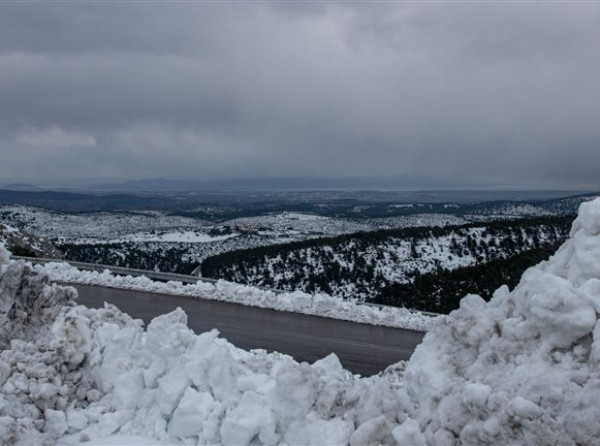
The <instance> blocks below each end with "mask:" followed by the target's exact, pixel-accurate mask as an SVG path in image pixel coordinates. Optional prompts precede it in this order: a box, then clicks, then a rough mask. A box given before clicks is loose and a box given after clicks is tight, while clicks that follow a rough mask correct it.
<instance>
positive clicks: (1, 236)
mask: <svg viewBox="0 0 600 446" xmlns="http://www.w3.org/2000/svg"><path fill="white" fill-rule="evenodd" d="M0 243H3V244H4V245H5V246H7V247H8V248H9V249H10V250H11V251H12V252H13V253H15V254H18V255H24V256H29V257H49V258H53V259H60V258H61V253H60V252H59V251H58V249H56V248H55V247H54V245H52V244H51V243H50V242H48V241H47V240H45V239H43V238H40V237H37V236H35V235H33V234H30V233H28V232H26V231H23V230H22V229H19V228H16V227H13V226H9V225H5V224H2V223H0Z"/></svg>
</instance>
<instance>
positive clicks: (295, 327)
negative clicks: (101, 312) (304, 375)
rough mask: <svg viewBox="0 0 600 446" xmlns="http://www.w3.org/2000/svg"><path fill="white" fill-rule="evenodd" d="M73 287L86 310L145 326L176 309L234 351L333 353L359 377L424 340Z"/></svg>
mask: <svg viewBox="0 0 600 446" xmlns="http://www.w3.org/2000/svg"><path fill="white" fill-rule="evenodd" d="M72 286H74V287H75V288H77V290H78V291H79V299H78V302H79V303H81V304H83V305H86V306H88V307H92V308H98V307H102V306H103V305H104V302H105V301H106V302H109V303H111V304H114V305H116V306H117V307H118V308H119V309H121V311H124V312H126V313H128V314H130V315H131V316H132V317H135V318H140V319H142V320H143V321H144V322H146V323H148V322H150V321H151V320H152V319H153V318H154V317H156V316H158V315H161V314H164V313H168V312H170V311H172V310H174V309H175V308H177V307H181V308H182V309H183V310H184V311H185V312H186V313H187V315H188V325H189V327H190V328H191V329H193V330H194V331H195V332H196V333H202V332H204V331H208V330H211V329H213V328H216V329H218V330H219V332H220V333H221V335H222V336H223V337H225V338H226V339H227V340H229V341H230V342H231V343H233V344H234V345H236V346H237V347H240V348H243V349H246V350H247V349H256V348H262V349H265V350H267V351H279V352H282V353H286V354H288V355H291V356H293V357H294V358H295V359H296V360H298V361H308V362H313V361H315V360H317V359H319V358H322V357H324V356H327V355H328V354H330V353H332V352H333V353H335V354H336V355H337V356H338V357H339V358H340V361H341V362H342V364H343V365H344V367H346V368H347V369H348V370H350V371H352V372H354V373H360V374H361V375H372V374H376V373H378V372H380V371H381V370H383V369H385V368H386V367H387V366H388V365H390V364H393V363H395V362H398V361H399V360H402V359H408V358H409V357H410V355H411V354H412V352H413V350H414V349H415V347H416V346H417V345H418V344H419V343H420V342H421V340H422V339H423V335H424V334H423V333H419V332H415V331H410V330H402V329H398V328H389V327H377V326H373V325H367V324H358V323H355V322H346V321H340V320H337V319H329V318H323V317H317V316H308V315H304V314H297V313H285V312H280V311H275V310H269V309H264V308H256V307H247V306H242V305H238V304H230V303H225V302H216V301H210V300H202V299H193V298H189V297H183V296H173V295H168V294H158V293H148V292H143V291H132V290H121V289H115V288H103V287H96V286H88V285H78V284H76V285H72Z"/></svg>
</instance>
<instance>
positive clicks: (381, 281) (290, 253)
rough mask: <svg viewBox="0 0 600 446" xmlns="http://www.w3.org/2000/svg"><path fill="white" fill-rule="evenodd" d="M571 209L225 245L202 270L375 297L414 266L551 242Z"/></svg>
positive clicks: (449, 264)
mask: <svg viewBox="0 0 600 446" xmlns="http://www.w3.org/2000/svg"><path fill="white" fill-rule="evenodd" d="M572 220H573V217H572V216H571V217H541V218H535V219H525V220H510V221H496V222H491V223H477V224H467V225H461V226H447V227H443V228H440V227H434V228H407V229H393V230H381V231H375V232H360V233H354V234H346V235H342V236H338V237H328V238H320V239H312V240H306V241H302V242H294V243H289V244H283V245H273V246H265V247H259V248H253V249H246V250H237V251H231V252H226V253H223V254H220V255H217V256H214V257H209V258H207V259H206V260H204V262H203V263H202V266H201V269H202V275H203V276H205V277H212V278H222V279H226V280H230V281H234V282H240V283H248V284H252V285H261V286H266V287H273V288H278V289H282V290H296V289H299V290H302V291H306V292H325V293H329V294H334V295H338V296H340V297H357V298H363V299H368V298H373V297H374V296H378V295H379V293H380V292H381V291H382V290H384V289H386V287H388V286H390V285H391V284H393V283H399V282H400V283H401V282H406V281H411V280H413V277H415V276H416V275H419V274H425V273H432V272H438V271H443V270H445V269H447V270H450V269H455V268H457V267H460V266H467V265H470V264H475V263H484V262H489V261H492V260H498V259H506V258H509V257H512V256H514V255H516V254H519V253H522V252H524V251H531V250H537V249H544V248H548V247H553V246H556V245H557V244H559V243H561V242H562V241H564V240H565V239H566V237H567V235H568V232H569V228H570V225H571V223H572Z"/></svg>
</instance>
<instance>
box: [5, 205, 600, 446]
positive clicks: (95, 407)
mask: <svg viewBox="0 0 600 446" xmlns="http://www.w3.org/2000/svg"><path fill="white" fill-rule="evenodd" d="M0 263H2V265H1V266H0V268H1V269H0V273H1V276H0V313H1V317H2V321H1V323H2V330H3V331H2V338H1V339H2V347H3V351H2V353H1V354H0V386H1V393H0V440H1V442H2V443H3V444H4V443H6V444H11V443H17V444H19V443H20V444H44V443H46V444H53V443H55V442H57V441H58V442H60V443H62V444H70V443H75V442H78V441H83V440H88V439H92V440H93V439H101V438H105V437H109V436H111V435H120V436H122V435H133V436H136V437H135V438H136V440H139V439H140V438H142V437H146V438H151V439H152V440H153V441H155V442H156V441H160V442H165V443H170V444H172V443H180V444H211V443H222V444H231V445H243V444H351V445H355V444H356V445H359V444H372V443H383V444H394V443H399V444H402V445H427V444H428V445H456V444H465V445H480V444H491V445H502V444H539V445H556V444H560V445H577V444H586V445H587V444H599V443H600V440H599V439H600V424H598V423H597V420H598V419H600V403H599V401H600V323H598V314H599V313H600V200H596V201H594V202H591V203H588V204H584V205H582V206H581V209H580V215H579V217H578V218H577V220H576V221H575V223H574V224H573V228H572V231H571V239H570V240H569V241H568V242H567V243H565V245H563V246H562V247H561V248H560V250H559V251H558V252H557V253H556V255H555V256H554V257H552V258H551V259H550V260H549V261H547V262H543V263H542V264H540V265H538V266H537V267H534V268H531V269H529V270H528V271H527V272H526V273H525V274H524V276H523V278H522V281H521V283H520V284H519V285H518V286H517V288H516V289H515V290H514V291H512V292H509V290H508V289H507V288H506V287H503V288H500V289H499V290H498V291H497V292H496V294H495V295H494V297H493V299H492V300H491V301H490V302H489V303H486V302H484V301H483V300H482V299H481V298H480V297H478V296H474V295H471V296H467V297H465V298H464V299H463V301H462V303H461V308H460V309H459V310H456V311H455V312H453V313H452V314H451V315H449V316H448V317H447V318H445V319H444V320H443V321H442V322H441V323H439V324H438V325H437V326H436V327H434V328H433V329H432V330H431V331H430V332H429V333H428V334H427V336H426V337H425V340H424V341H423V343H422V344H421V345H420V346H419V347H418V348H417V350H416V352H415V354H414V355H413V358H412V359H411V361H410V362H409V364H408V366H407V368H406V370H405V372H404V374H403V373H402V370H403V367H402V365H398V367H396V368H395V369H392V370H390V371H389V372H388V373H386V374H382V375H381V376H375V377H371V378H359V377H357V376H353V375H351V374H350V373H349V372H347V371H345V370H344V369H343V368H342V367H341V365H340V364H339V361H338V360H337V358H336V357H335V356H333V355H331V356H329V357H327V358H324V359H322V360H320V361H317V362H316V363H314V364H312V365H309V364H306V363H302V364H299V363H297V362H296V361H294V360H293V359H292V358H290V357H288V356H285V355H281V354H277V353H275V354H266V353H264V352H261V351H255V352H245V351H242V350H239V349H237V348H235V347H234V346H232V345H231V344H229V343H227V342H226V341H225V340H222V339H219V338H218V337H217V335H218V334H217V332H216V331H212V332H208V333H204V334H201V335H195V334H194V333H192V332H191V331H190V330H189V329H188V328H187V326H186V316H185V314H184V313H183V312H182V311H181V310H177V311H175V312H173V313H170V314H167V315H164V316H161V317H159V318H156V319H155V320H154V321H153V322H152V323H151V324H150V325H149V326H148V327H147V329H146V330H144V328H143V326H142V323H141V322H140V321H136V320H133V319H131V318H130V317H129V316H127V315H125V314H123V313H121V312H120V311H119V310H118V309H116V308H115V307H113V306H109V305H107V306H105V308H104V309H100V310H92V309H88V308H85V307H83V306H75V304H74V303H73V297H74V291H72V290H71V289H69V288H66V289H65V288H61V287H57V286H56V285H50V284H49V283H47V281H48V279H47V278H46V276H45V275H44V273H43V269H41V268H37V269H32V267H31V266H29V265H27V264H24V263H22V262H20V263H15V262H10V263H8V257H7V255H6V252H5V251H4V250H3V249H0ZM36 296H37V297H36ZM402 375H404V381H402V380H401V379H402ZM119 438H120V439H123V438H126V439H128V440H122V441H133V438H134V437H119ZM142 439H143V438H142Z"/></svg>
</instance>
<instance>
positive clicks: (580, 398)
mask: <svg viewBox="0 0 600 446" xmlns="http://www.w3.org/2000/svg"><path fill="white" fill-rule="evenodd" d="M599 313H600V200H595V201H593V202H590V203H585V204H582V205H581V208H580V214H579V217H578V218H577V220H576V221H575V222H574V224H573V228H572V230H571V238H570V240H569V241H567V242H566V243H565V244H564V245H563V246H562V247H561V248H560V249H559V251H558V252H557V253H556V254H555V255H554V256H553V257H552V258H551V259H550V260H549V261H547V262H543V263H541V264H540V265H538V266H536V267H534V268H530V269H529V270H528V271H526V272H525V274H524V275H523V278H522V280H521V282H520V284H519V285H518V286H517V287H516V288H515V290H514V291H512V292H508V289H507V288H506V287H503V288H500V289H499V290H498V291H497V292H496V293H495V295H494V297H493V299H492V300H491V301H490V302H489V303H487V304H486V303H485V302H484V301H483V299H481V298H480V297H479V296H474V295H471V296H467V297H465V298H464V299H463V300H462V302H461V306H460V309H458V310H456V311H454V312H453V313H451V314H450V316H449V317H447V318H446V319H445V320H444V321H443V322H441V323H440V325H439V326H438V327H436V328H435V329H433V330H432V331H430V332H429V333H428V334H427V335H426V337H425V339H424V341H423V343H422V344H421V345H420V346H419V347H418V348H417V350H416V352H415V353H414V355H413V357H412V358H411V361H410V363H409V365H408V367H407V370H406V373H405V382H404V385H405V388H404V390H403V392H404V391H405V392H406V393H407V395H408V397H409V398H410V401H411V403H412V405H411V407H410V410H409V413H410V419H409V420H407V421H406V422H404V423H403V424H402V426H401V427H398V428H396V429H395V430H394V431H393V435H394V437H395V438H396V439H397V440H398V441H399V442H400V443H406V444H419V443H420V444H431V445H434V444H435V445H454V444H464V445H482V444H490V445H500V444H538V445H543V444H552V445H555V444H560V445H571V444H572V445H575V444H599V443H600V424H599V423H598V419H600V322H598V314H599Z"/></svg>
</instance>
